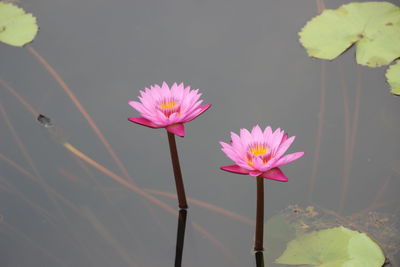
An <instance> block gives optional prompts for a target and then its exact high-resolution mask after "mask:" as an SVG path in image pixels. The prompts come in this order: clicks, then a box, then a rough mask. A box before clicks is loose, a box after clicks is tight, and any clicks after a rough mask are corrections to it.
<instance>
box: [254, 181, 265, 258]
mask: <svg viewBox="0 0 400 267" xmlns="http://www.w3.org/2000/svg"><path fill="white" fill-rule="evenodd" d="M263 237H264V178H263V177H257V214H256V242H255V244H254V250H255V251H263V250H264V248H263V243H264V242H263Z"/></svg>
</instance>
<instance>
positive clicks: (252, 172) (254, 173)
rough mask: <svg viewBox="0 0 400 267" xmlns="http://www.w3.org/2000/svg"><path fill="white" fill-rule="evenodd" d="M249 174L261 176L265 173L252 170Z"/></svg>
mask: <svg viewBox="0 0 400 267" xmlns="http://www.w3.org/2000/svg"><path fill="white" fill-rule="evenodd" d="M249 174H250V175H251V176H253V177H258V176H260V175H261V174H263V173H262V172H260V171H251V172H249Z"/></svg>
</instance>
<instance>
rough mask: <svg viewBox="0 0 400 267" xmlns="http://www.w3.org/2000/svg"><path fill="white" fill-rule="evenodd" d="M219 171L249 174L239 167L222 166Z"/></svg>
mask: <svg viewBox="0 0 400 267" xmlns="http://www.w3.org/2000/svg"><path fill="white" fill-rule="evenodd" d="M220 169H221V170H223V171H227V172H233V173H237V174H249V171H248V170H246V169H244V168H242V167H239V166H238V165H227V166H222V167H220Z"/></svg>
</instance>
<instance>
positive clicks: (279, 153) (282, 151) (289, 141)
mask: <svg viewBox="0 0 400 267" xmlns="http://www.w3.org/2000/svg"><path fill="white" fill-rule="evenodd" d="M285 136H287V135H286V134H285V135H284V136H283V138H282V140H284V139H286V138H285ZM295 138H296V136H292V137H290V138H289V139H287V140H285V141H282V142H281V144H280V146H279V147H278V148H277V151H276V153H275V157H277V158H280V157H281V156H282V155H283V154H285V152H286V150H288V148H289V147H290V145H291V144H292V143H293V142H294V139H295Z"/></svg>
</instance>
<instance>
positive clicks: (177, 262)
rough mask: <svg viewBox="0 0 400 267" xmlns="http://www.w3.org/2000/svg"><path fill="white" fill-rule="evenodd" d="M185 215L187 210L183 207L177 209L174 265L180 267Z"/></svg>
mask: <svg viewBox="0 0 400 267" xmlns="http://www.w3.org/2000/svg"><path fill="white" fill-rule="evenodd" d="M186 216H187V211H186V210H185V209H181V210H179V216H178V230H177V234H176V250H175V267H181V264H182V252H183V245H184V240H185V229H186Z"/></svg>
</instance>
